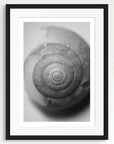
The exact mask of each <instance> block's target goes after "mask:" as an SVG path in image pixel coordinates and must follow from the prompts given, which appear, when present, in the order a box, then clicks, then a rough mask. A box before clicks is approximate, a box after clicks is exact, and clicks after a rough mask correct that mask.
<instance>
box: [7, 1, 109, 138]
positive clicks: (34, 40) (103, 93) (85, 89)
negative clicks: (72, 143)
mask: <svg viewBox="0 0 114 144" xmlns="http://www.w3.org/2000/svg"><path fill="white" fill-rule="evenodd" d="M6 139H17V140H18V139H38V140H39V139H42V140H45V139H72V140H73V139H80V140H82V139H108V5H107V4H102V5H74V4H72V5H69V4H67V5H63V4H56V5H54V4H52V5H29V4H28V5H13V4H11V5H10V4H8V5H6Z"/></svg>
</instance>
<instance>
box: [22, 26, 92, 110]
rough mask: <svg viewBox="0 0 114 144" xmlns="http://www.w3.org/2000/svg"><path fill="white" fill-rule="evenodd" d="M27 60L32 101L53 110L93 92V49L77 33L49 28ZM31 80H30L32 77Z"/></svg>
mask: <svg viewBox="0 0 114 144" xmlns="http://www.w3.org/2000/svg"><path fill="white" fill-rule="evenodd" d="M42 30H43V31H45V34H44V37H43V40H42V41H41V44H40V45H39V46H38V48H37V49H35V50H33V51H32V52H31V54H30V55H29V56H28V58H27V59H26V61H25V70H24V73H25V83H26V88H27V91H28V93H29V95H30V98H31V99H32V101H34V102H35V103H37V104H38V105H40V106H43V107H46V108H49V109H50V108H51V109H65V108H69V107H72V106H73V105H75V104H77V103H79V102H80V101H81V100H82V99H83V98H84V97H86V96H87V95H88V94H89V90H90V60H89V59H90V49H89V46H88V45H87V43H86V42H85V41H84V40H83V39H82V38H81V37H80V36H78V35H77V34H76V33H74V32H72V31H70V30H68V29H64V28H60V27H47V28H44V29H42ZM28 77H29V78H28Z"/></svg>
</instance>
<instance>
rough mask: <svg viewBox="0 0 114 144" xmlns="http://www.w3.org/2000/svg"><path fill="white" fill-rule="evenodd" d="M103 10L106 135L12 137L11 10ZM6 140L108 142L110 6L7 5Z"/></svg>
mask: <svg viewBox="0 0 114 144" xmlns="http://www.w3.org/2000/svg"><path fill="white" fill-rule="evenodd" d="M14 8H15V9H22V8H24V9H28V8H32V9H41V8H44V9H49V8H50V9H52V8H53V9H54V8H55V9H61V8H62V9H69V8H70V9H78V8H81V9H103V10H104V134H103V135H87V136H82V135H78V136H74V135H69V136H68V135H67V136H66V135H64V136H63V135H62V136H61V135H56V136H47V135H42V136H34V135H24V136H23V135H10V10H11V9H14ZM6 139H7V140H107V139H108V4H87V5H86V4H82V5H79V4H77V5H76V4H39V5H37V4H7V5H6Z"/></svg>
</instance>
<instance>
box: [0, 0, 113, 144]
mask: <svg viewBox="0 0 114 144" xmlns="http://www.w3.org/2000/svg"><path fill="white" fill-rule="evenodd" d="M8 3H14V4H16V3H17V4H18V3H27V4H28V3H32V4H33V3H35V4H38V3H48V4H49V3H64V4H65V3H71V4H73V3H76V4H84V3H86V4H87V3H89V4H91V3H103V4H104V3H109V8H110V9H109V14H110V17H109V18H110V19H109V20H110V21H109V25H110V29H109V33H110V35H109V62H110V64H109V74H110V75H109V140H108V141H98V140H97V141H95V140H94V141H68V140H67V141H6V140H5V91H6V90H5V43H6V42H5V4H8ZM113 26H114V1H113V0H95V1H94V0H69V1H68V0H64V1H62V0H57V1H54V0H50V1H49V0H45V1H44V0H1V1H0V64H1V65H0V144H2V143H11V144H13V143H16V144H17V143H19V144H20V143H23V144H24V143H27V144H28V143H29V144H32V143H33V144H34V143H42V144H44V143H46V144H47V143H63V144H67V143H71V144H73V143H78V144H86V143H87V144H88V143H93V144H97V143H100V144H104V143H109V144H113V141H114V111H113V109H114V105H113V102H114V88H113V87H114V65H113V63H114V48H113V46H114V40H113V38H114V36H113V34H114V28H113Z"/></svg>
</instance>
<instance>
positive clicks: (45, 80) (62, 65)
mask: <svg viewBox="0 0 114 144" xmlns="http://www.w3.org/2000/svg"><path fill="white" fill-rule="evenodd" d="M82 71H83V70H82V64H81V60H80V58H79V57H78V55H77V54H76V53H75V52H74V51H73V50H72V49H70V48H69V47H67V46H65V45H63V44H56V43H48V44H47V45H46V46H45V48H44V49H42V51H41V58H40V60H39V61H38V63H37V64H36V65H35V68H34V71H33V82H34V84H35V86H36V88H37V89H38V90H39V91H40V92H41V93H42V94H43V95H45V96H47V97H51V98H62V97H66V96H69V95H71V93H72V92H74V91H75V90H76V89H77V87H78V85H79V83H80V81H81V78H82Z"/></svg>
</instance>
